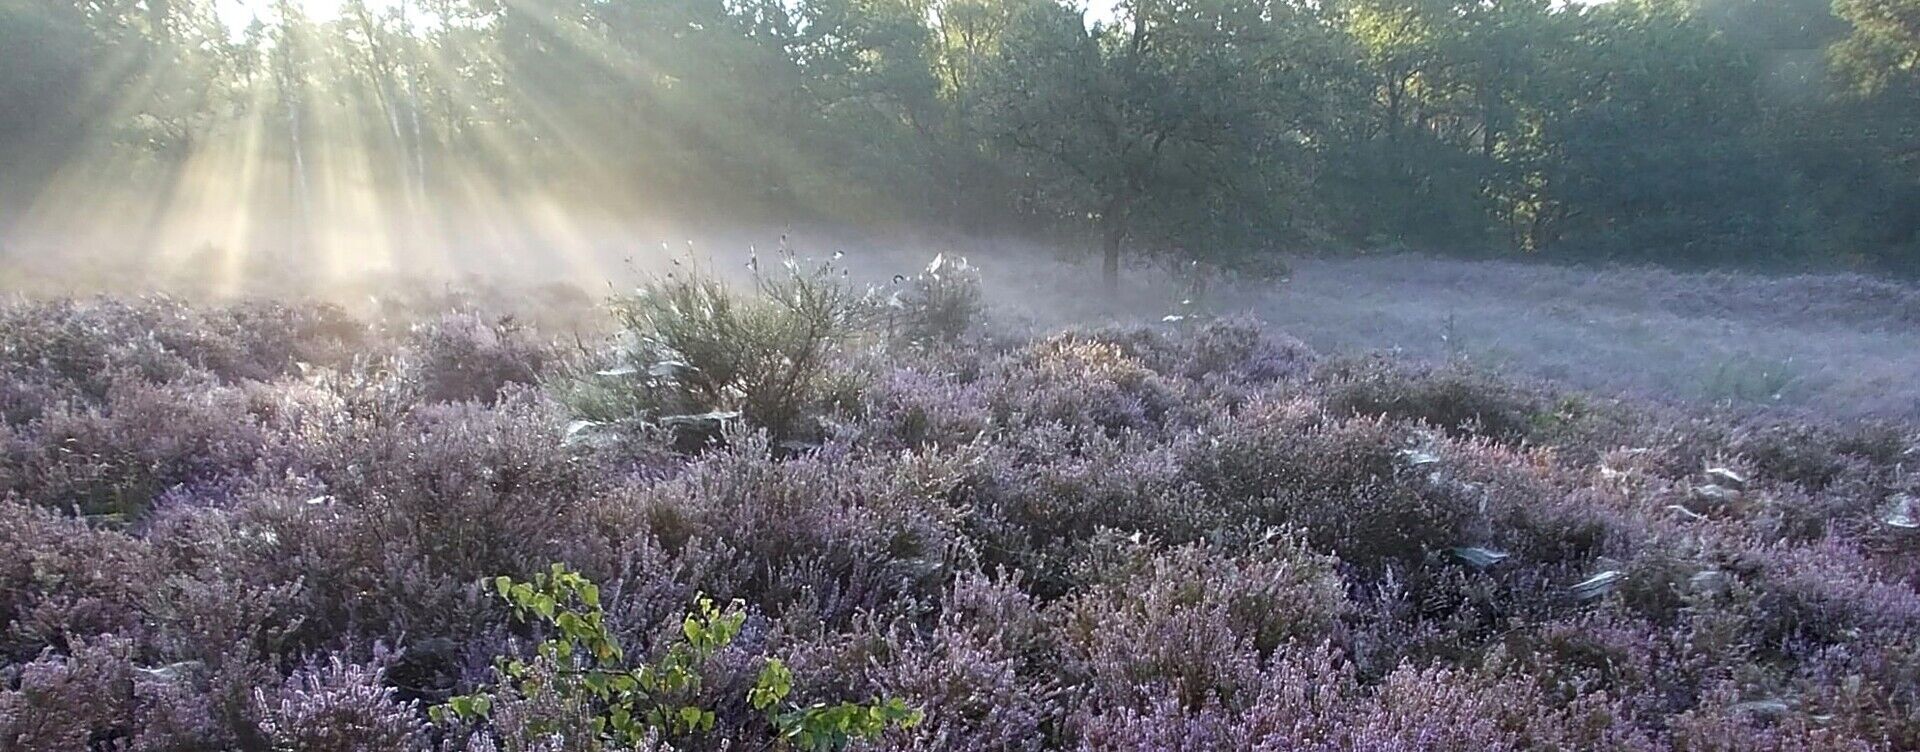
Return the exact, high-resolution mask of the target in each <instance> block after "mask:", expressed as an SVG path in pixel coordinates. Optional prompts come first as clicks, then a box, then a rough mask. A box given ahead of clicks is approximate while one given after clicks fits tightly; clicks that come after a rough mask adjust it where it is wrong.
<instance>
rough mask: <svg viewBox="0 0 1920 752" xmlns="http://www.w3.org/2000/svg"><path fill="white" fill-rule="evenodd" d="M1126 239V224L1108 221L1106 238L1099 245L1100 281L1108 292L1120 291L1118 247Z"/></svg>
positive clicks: (1116, 220) (1115, 220)
mask: <svg viewBox="0 0 1920 752" xmlns="http://www.w3.org/2000/svg"><path fill="white" fill-rule="evenodd" d="M1126 238H1127V226H1126V224H1125V223H1123V222H1120V221H1119V220H1118V219H1114V220H1109V224H1108V225H1107V233H1106V238H1105V239H1104V240H1103V242H1102V243H1101V256H1100V281H1101V282H1102V283H1104V284H1106V286H1107V289H1108V290H1110V291H1111V290H1118V289H1120V246H1121V244H1122V242H1123V241H1125V240H1126Z"/></svg>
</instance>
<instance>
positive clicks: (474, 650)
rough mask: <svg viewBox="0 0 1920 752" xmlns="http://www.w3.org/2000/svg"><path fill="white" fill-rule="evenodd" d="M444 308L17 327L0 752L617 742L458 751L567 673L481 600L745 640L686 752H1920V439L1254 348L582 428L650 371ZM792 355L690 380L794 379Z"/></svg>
mask: <svg viewBox="0 0 1920 752" xmlns="http://www.w3.org/2000/svg"><path fill="white" fill-rule="evenodd" d="M703 294H704V293H703ZM712 294H714V295H720V296H724V295H727V294H731V293H724V292H720V291H717V290H716V291H713V292H712ZM800 302H805V301H800ZM842 302H845V301H842V300H841V299H840V298H838V297H835V298H832V299H831V300H827V301H825V302H824V303H823V304H827V305H830V306H832V307H833V308H834V310H836V311H838V310H839V306H840V305H841V303H842ZM959 302H960V303H964V302H965V300H960V301H959ZM962 309H966V310H965V311H963V310H962ZM738 310H741V311H746V310H750V309H747V308H742V309H738ZM908 310H913V309H908ZM943 310H949V311H950V312H956V313H957V312H965V313H967V319H968V321H969V322H972V323H969V324H968V326H969V327H976V328H977V327H978V323H977V319H976V317H975V316H974V313H973V312H971V309H969V308H967V307H966V306H960V305H957V304H956V305H954V306H946V307H945V308H943ZM662 315H664V314H662ZM755 315H757V314H755ZM836 315H837V314H836ZM422 320H423V321H425V322H426V323H423V324H419V325H417V326H416V325H414V324H413V323H412V322H409V321H403V320H394V321H387V322H382V323H379V324H366V323H361V322H356V321H353V320H351V319H347V318H345V317H344V315H343V314H340V313H339V312H338V311H334V310H332V309H324V308H312V307H299V306H269V305H260V304H245V305H239V306H230V307H198V306H191V305H187V304H184V303H180V302H177V301H171V300H164V299H151V300H138V301H114V300H94V301H84V302H47V303H11V304H6V305H5V306H0V324H3V325H0V749H34V750H38V749H50V750H65V749H73V750H87V749H127V750H183V749H209V748H216V749H241V750H269V749H296V750H297V749H314V750H319V749H327V750H337V749H376V750H379V749H390V750H432V749H446V750H455V749H471V750H506V749H515V750H518V749H526V750H557V749H592V748H595V747H594V746H593V744H592V743H591V740H593V739H598V738H600V737H599V736H598V732H596V731H595V730H594V727H593V726H594V723H595V718H596V716H595V714H593V713H587V712H581V709H580V707H578V706H571V705H567V704H566V703H565V702H564V701H563V697H564V696H563V695H561V694H555V693H543V692H540V691H532V689H531V688H533V687H535V686H536V685H537V683H536V684H535V685H525V687H527V688H529V689H528V691H524V692H522V691H520V690H518V689H516V690H515V691H514V692H511V693H506V694H501V695H499V696H500V697H501V698H503V699H502V701H501V703H500V705H499V706H498V707H496V708H490V709H489V710H490V712H489V713H485V714H479V715H474V716H471V717H465V718H463V719H462V720H460V721H459V722H457V723H455V722H446V721H444V720H443V721H440V722H436V721H434V720H432V719H430V718H429V715H428V709H429V708H432V707H435V706H439V705H442V704H444V703H447V702H448V701H449V699H450V698H453V697H458V696H471V695H473V693H476V692H480V691H483V690H485V689H486V688H487V687H492V686H498V682H499V677H500V676H501V674H500V673H499V671H498V670H497V669H498V665H499V664H497V663H496V661H497V660H505V661H509V662H511V661H515V660H518V661H522V662H523V663H524V664H525V665H531V666H545V667H548V668H551V667H553V666H559V665H566V664H565V662H563V661H556V660H552V659H547V660H544V662H543V661H542V660H539V658H540V656H537V655H536V652H537V650H538V648H537V646H538V645H540V644H542V642H543V641H544V640H547V639H549V638H551V637H552V633H551V632H550V631H549V630H550V628H551V627H550V626H543V623H542V622H537V621H535V622H529V621H525V620H515V619H514V618H512V612H511V610H510V609H509V608H507V607H506V606H504V605H503V604H502V603H501V602H500V601H499V599H497V598H495V597H493V595H492V593H491V591H490V590H488V589H487V588H488V585H487V584H486V583H489V582H492V581H493V580H492V578H494V577H496V576H502V575H504V576H509V577H512V578H516V579H524V578H527V577H528V576H530V575H532V574H534V573H538V572H544V571H548V568H549V567H550V566H551V565H552V564H555V563H560V564H563V565H565V566H566V567H568V568H569V569H570V570H571V571H576V572H578V573H579V574H580V576H581V577H583V578H585V579H587V580H591V581H592V582H593V583H594V584H595V586H596V587H597V588H598V589H597V593H598V595H597V597H598V599H599V600H600V602H601V605H602V606H603V608H604V615H605V619H606V626H607V630H608V632H607V634H609V635H611V636H613V637H615V638H617V639H618V640H619V642H620V644H622V645H623V646H625V649H626V650H627V651H628V652H629V654H630V658H631V660H630V661H629V663H630V664H632V665H661V664H660V662H661V661H662V660H664V659H666V658H668V657H669V656H671V655H672V654H673V651H674V650H675V646H676V645H680V644H683V643H684V641H685V640H686V639H687V638H686V636H685V635H684V634H683V633H682V631H681V630H682V629H683V628H684V626H683V622H682V620H681V617H682V616H683V615H684V614H685V613H686V609H687V604H689V603H692V602H694V599H695V598H696V596H697V595H699V594H703V593H704V594H707V595H710V596H712V597H713V598H714V599H716V600H717V601H719V602H723V603H724V602H730V601H733V600H735V599H738V600H739V601H740V603H741V604H742V605H741V611H740V612H739V613H740V615H741V618H742V620H741V622H740V627H739V632H738V634H737V636H736V637H735V638H734V639H733V640H732V641H731V643H730V644H728V645H727V646H725V647H724V649H720V650H716V651H715V652H713V653H712V654H711V655H710V656H706V657H705V659H704V662H703V664H702V666H701V667H700V669H701V670H700V675H701V676H702V681H703V682H704V684H702V686H701V687H699V688H698V689H697V690H689V691H687V692H686V693H685V694H686V696H688V697H697V698H699V702H700V707H701V708H703V709H705V710H708V711H710V712H712V713H713V717H712V721H711V722H712V729H713V733H711V734H701V735H690V734H681V733H677V732H674V731H672V730H671V729H668V730H665V731H656V732H653V733H651V734H650V735H646V736H644V737H643V738H640V742H641V746H643V747H650V748H654V749H662V750H665V749H679V750H703V749H722V748H729V749H743V748H758V747H751V746H742V745H749V744H758V743H759V742H758V741H755V740H756V739H764V737H753V736H752V734H758V733H761V732H764V731H765V730H766V729H767V728H769V726H768V721H767V720H766V717H765V716H764V714H762V713H761V712H760V711H759V710H757V709H756V708H754V707H751V706H750V704H749V702H748V701H747V699H746V698H747V696H748V695H747V692H748V690H749V689H751V688H753V687H754V686H755V685H756V681H757V678H756V677H757V672H759V671H760V670H761V668H762V667H763V666H765V665H767V659H769V658H774V657H778V658H781V659H782V660H783V661H784V662H785V666H786V667H787V668H788V669H790V671H791V674H792V676H791V679H792V681H791V684H792V688H791V692H792V696H791V698H790V702H792V703H795V704H796V707H806V706H809V705H810V704H812V703H815V702H824V703H829V704H831V703H834V702H838V701H840V700H843V699H852V700H854V701H860V702H864V701H866V700H867V699H869V698H898V699H900V700H902V701H904V702H905V703H907V705H909V706H911V708H912V709H913V710H915V711H918V713H919V717H920V719H921V722H920V723H918V724H915V725H911V726H905V725H902V726H893V727H888V728H887V729H886V730H885V731H884V733H880V734H879V735H877V736H875V737H873V738H869V739H862V740H858V741H852V740H849V741H851V743H852V745H853V746H854V747H856V748H859V749H876V750H879V749H884V750H980V751H982V752H984V751H986V750H1046V749H1075V750H1223V749H1224V750H1280V749H1301V750H1394V749H1404V750H1425V749H1499V750H1571V749H1611V750H1668V749H1678V750H1709V749H1729V750H1732V749H1742V750H1745V749H1780V750H1787V749H1794V750H1799V749H1819V750H1854V749H1912V748H1916V747H1920V648H1916V647H1915V645H1916V644H1920V564H1916V561H1920V556H1916V555H1917V554H1920V528H1917V527H1916V525H1920V523H1916V518H1917V517H1920V483H1916V481H1915V479H1914V478H1913V477H1912V476H1911V475H1910V469H1909V466H1910V465H1912V464H1913V462H1912V455H1913V454H1914V452H1915V451H1916V450H1915V446H1916V445H1915V435H1916V426H1914V425H1910V424H1904V423H1896V424H1874V425H1867V424H1861V423H1855V422H1840V423H1825V422H1821V421H1819V420H1813V419H1794V420H1792V421H1788V420H1785V419H1783V418H1781V417H1780V416H1771V417H1770V416H1767V415H1755V414H1749V413H1736V412H1728V411H1714V410H1704V409H1682V408H1678V407H1674V406H1668V405H1654V404H1636V403H1622V402H1610V401H1601V400H1595V399H1592V398H1590V397H1585V396H1581V395H1568V394H1558V393H1554V392H1553V391H1552V390H1550V389H1547V388H1545V387H1541V386H1539V385H1516V384H1512V383H1508V382H1503V381H1499V380H1496V379H1493V378H1491V377H1487V376H1484V375H1478V374H1474V373H1472V372H1468V371H1463V370H1458V369H1438V370H1435V369H1430V368H1417V367H1415V368H1402V367H1400V366H1398V365H1396V364H1393V363H1389V362H1384V361H1380V362H1367V363H1354V362H1351V361H1347V362H1334V363H1328V362H1323V361H1321V360H1320V359H1318V358H1316V357H1315V356H1314V355H1313V354H1312V353H1311V352H1310V351H1309V350H1307V348H1306V347H1305V346H1303V345H1301V344H1300V343H1299V342H1298V341H1296V340H1293V339H1291V338H1288V337H1286V336H1285V335H1281V334H1277V333H1272V332H1268V331H1266V330H1264V329H1263V328H1262V327H1261V326H1260V325H1258V324H1256V323H1253V322H1250V321H1212V322H1205V323H1200V324H1197V325H1195V324H1191V323H1189V322H1178V323H1176V324H1173V325H1170V326H1166V327H1162V328H1158V329H1105V330H1098V331H1075V332H1066V333H1060V334H1054V335H1050V336H1045V337H1041V338H1038V339H1036V340H1033V341H1022V340H1019V339H1016V338H1013V337H1009V336H1006V335H1004V334H996V333H993V332H977V331H972V330H968V331H966V332H965V334H964V335H959V336H957V337H956V336H952V333H953V332H955V331H959V330H958V329H957V328H950V329H945V330H941V331H939V332H931V333H930V334H929V335H928V336H925V337H919V336H918V335H916V337H918V338H919V339H921V340H924V341H920V342H917V343H915V345H914V346H910V347H901V346H900V343H899V342H897V341H890V340H889V339H888V338H886V337H880V336H868V335H872V334H873V332H871V331H869V332H866V333H865V334H862V333H859V332H846V333H835V334H831V335H829V334H827V333H821V337H822V338H824V339H821V340H818V341H831V343H832V346H831V347H827V346H820V347H817V348H816V347H812V346H808V347H806V348H803V351H802V354H804V355H806V357H807V358H808V360H809V362H808V363H807V370H808V373H807V374H805V375H804V378H800V379H799V380H798V381H794V382H793V384H794V385H795V386H796V389H798V391H797V392H794V394H799V395H801V398H796V399H792V400H787V399H784V398H782V399H779V400H773V397H768V398H767V399H768V400H773V401H767V402H764V403H763V402H760V401H756V400H758V398H754V399H748V398H746V397H743V396H742V394H739V393H736V392H735V391H734V390H735V388H736V387H738V386H739V385H742V384H744V385H748V386H754V385H764V384H765V383H767V382H766V381H765V377H766V376H767V374H758V373H745V372H742V373H733V374H728V375H726V376H725V380H724V381H715V382H713V383H712V384H709V385H708V386H707V387H688V389H690V390H691V391H689V392H687V395H692V394H695V393H697V392H701V390H702V389H709V388H710V391H711V392H712V394H711V395H707V396H712V397H714V398H715V399H714V400H712V401H695V402H689V403H688V405H687V406H671V407H673V409H675V410H680V409H683V407H684V409H693V408H698V409H701V410H712V409H720V410H722V411H723V412H729V413H730V412H736V411H737V412H740V413H743V414H742V415H740V416H737V417H725V418H714V419H713V420H714V424H715V425H714V426H712V427H711V430H703V431H702V433H701V434H700V439H701V440H700V441H697V442H683V441H678V440H677V439H678V438H680V437H676V436H674V435H670V434H662V433H649V432H645V431H635V432H623V431H621V430H618V427H617V426H616V425H615V424H616V423H617V422H618V419H619V418H620V417H621V416H622V415H623V413H621V412H620V411H621V410H623V409H631V410H640V409H643V408H644V409H664V408H665V407H666V406H667V405H665V403H647V404H640V403H634V404H632V405H627V407H625V408H623V407H621V405H624V404H626V403H620V402H602V403H598V407H599V408H600V409H605V410H609V411H611V412H610V413H609V414H607V415H595V416H589V417H591V420H583V415H582V413H581V412H580V405H579V403H578V402H577V401H576V398H577V397H578V395H577V394H571V393H568V392H567V391H566V390H567V389H568V388H569V387H568V384H569V383H574V382H577V381H578V380H579V379H580V378H581V374H582V373H583V372H584V373H589V374H591V373H596V370H595V369H605V368H606V364H605V363H604V362H600V363H595V362H594V361H593V360H592V359H591V358H588V357H586V356H573V355H569V354H567V353H564V352H561V351H559V350H558V349H550V348H548V347H546V346H544V345H541V344H539V343H540V342H542V341H543V340H544V336H543V335H542V334H541V333H540V332H537V331H534V330H532V329H520V328H517V327H515V326H513V325H510V324H504V323H502V320H501V319H499V318H497V317H491V316H487V315H484V314H481V313H475V312H471V311H470V312H466V313H458V314H448V315H439V314H426V317H425V318H424V319H422ZM662 321H664V319H663V320H662ZM743 321H744V319H743ZM756 321H758V320H756ZM896 323H897V322H896ZM776 324H779V321H774V320H768V321H762V322H759V323H755V324H754V325H755V326H761V325H765V326H766V327H768V329H767V333H768V334H769V336H770V337H774V338H773V339H769V340H767V341H765V342H761V343H760V344H755V345H753V347H755V348H758V349H757V350H755V351H754V352H749V353H744V354H743V353H737V352H730V351H728V350H727V349H726V348H727V347H729V342H730V340H728V339H727V338H725V337H715V338H709V339H701V340H697V341H695V340H687V341H681V342H679V343H678V344H677V345H676V351H680V350H687V349H698V348H709V347H711V348H717V349H715V350H714V351H712V352H706V351H702V352H700V353H699V357H700V358H701V359H702V362H707V363H713V364H722V365H726V364H735V365H737V366H738V367H739V368H741V369H747V370H752V369H759V368H765V367H767V365H766V364H767V363H771V362H776V361H779V360H780V357H781V356H779V354H778V353H779V352H781V351H782V349H781V348H782V347H783V345H781V343H782V342H785V340H784V339H782V337H784V336H785V330H784V329H782V328H781V327H782V326H784V324H781V325H778V326H776ZM956 326H957V325H956ZM932 334H939V336H937V337H935V336H932ZM774 335H779V336H778V337H775V336H774ZM842 335H844V336H842ZM936 340H937V341H936ZM809 341H814V340H809ZM696 346H697V347H696ZM683 354H693V353H683ZM653 365H658V364H653ZM729 367H733V366H729ZM674 368H677V367H673V368H668V369H666V370H663V371H662V373H669V375H673V376H674V377H675V378H684V374H678V372H677V371H675V370H674ZM623 373H624V372H621V373H617V374H616V375H615V376H613V377H608V378H619V377H622V376H621V374H623ZM801 382H804V383H801ZM689 383H691V382H689ZM785 383H787V382H785V381H782V382H781V384H785ZM776 386H779V385H776ZM755 388H756V389H757V388H758V387H757V386H755ZM782 388H783V389H784V387H782ZM776 391H778V390H776ZM781 393H782V394H785V393H786V392H781ZM682 396H686V395H682ZM776 401H777V402H778V404H774V402H776ZM648 405H651V407H648ZM626 414H627V415H631V413H626ZM548 668H541V669H539V670H543V671H545V670H548ZM549 673H551V675H550V676H545V677H544V680H546V681H551V682H554V683H556V684H555V685H554V686H558V684H557V683H560V682H565V681H568V680H569V679H568V675H567V674H565V673H564V672H551V671H550V672H549ZM536 678H539V677H536ZM701 723H702V724H704V723H706V721H705V720H704V719H703V720H702V721H701ZM750 737H751V738H750ZM583 740H585V741H583ZM576 742H578V743H576ZM729 745H731V746H729ZM830 746H831V745H830Z"/></svg>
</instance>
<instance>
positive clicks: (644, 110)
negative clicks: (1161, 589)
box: [0, 0, 1920, 275]
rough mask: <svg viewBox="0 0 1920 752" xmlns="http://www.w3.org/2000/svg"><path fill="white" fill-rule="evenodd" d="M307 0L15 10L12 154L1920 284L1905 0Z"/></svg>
mask: <svg viewBox="0 0 1920 752" xmlns="http://www.w3.org/2000/svg"><path fill="white" fill-rule="evenodd" d="M305 7H306V6H303V5H301V4H298V3H292V2H288V1H287V0H274V1H273V2H271V3H263V4H260V5H259V6H258V7H256V9H255V12H254V13H252V14H251V22H250V23H247V24H245V25H241V26H240V27H239V28H235V26H236V24H234V23H233V22H232V17H231V14H222V13H221V12H220V11H218V10H217V9H216V7H215V5H214V4H213V3H212V2H211V1H210V0H0V170H3V171H4V173H0V174H5V175H7V176H8V180H7V181H6V182H7V183H9V185H10V186H11V190H13V191H14V192H15V193H14V194H13V195H16V196H17V195H23V194H28V193H31V191H32V190H33V186H36V185H41V184H43V183H44V182H45V181H49V180H52V179H53V178H54V176H56V175H59V174H61V173H62V171H63V170H67V169H70V168H71V166H72V165H73V164H75V163H76V162H79V161H84V160H98V159H103V158H105V157H103V156H102V155H111V157H112V158H113V159H117V160H130V161H136V162H138V163H139V164H141V165H143V167H142V168H141V170H143V171H142V172H140V174H143V175H146V174H151V175H155V176H158V177H157V178H156V181H157V183H156V184H160V185H164V181H165V180H166V178H167V176H169V175H177V171H178V170H179V169H180V167H179V166H180V165H182V164H185V163H187V162H188V161H189V160H190V159H191V158H192V155H193V154H195V153H196V152H197V151H199V150H204V149H207V148H211V146H212V145H217V144H233V143H242V142H244V143H245V144H247V146H246V148H247V149H249V150H251V151H252V152H253V153H255V154H257V156H258V158H259V159H261V160H263V161H268V162H271V163H273V164H275V165H279V166H280V168H279V169H280V170H281V173H277V174H284V175H285V178H284V180H281V181H280V182H278V183H277V184H276V186H277V187H276V191H280V192H283V193H284V198H285V200H286V201H287V202H288V203H289V204H290V205H299V204H301V202H302V196H303V195H305V192H307V191H310V190H312V187H311V185H310V184H311V183H312V182H313V181H315V180H318V179H319V178H318V177H316V175H315V174H314V171H316V170H320V169H322V167H321V165H323V164H325V163H326V161H327V160H328V159H329V158H334V159H337V158H339V156H340V155H341V154H342V153H346V154H349V155H350V156H352V157H353V158H355V159H359V160H361V161H362V162H363V163H364V165H365V167H364V171H365V172H366V173H367V174H369V175H371V176H372V178H373V183H374V184H375V185H376V186H377V190H378V191H381V192H383V193H386V194H391V195H393V196H396V197H406V196H411V197H428V196H431V197H435V198H434V199H433V200H432V201H425V200H423V201H422V203H423V204H434V205H444V204H447V203H454V202H457V201H459V200H460V199H459V197H460V196H461V195H465V194H470V193H472V192H473V191H474V190H475V188H474V186H475V185H483V186H486V187H487V188H488V189H489V190H495V191H507V192H510V191H511V190H513V189H514V188H515V187H518V186H547V187H553V188H554V189H555V190H560V191H563V192H565V195H573V196H577V197H579V198H580V200H583V201H584V200H588V199H589V198H591V197H593V196H605V195H641V196H645V197H646V201H647V204H648V206H649V207H651V208H652V210H654V211H661V212H673V213H679V214H685V215H700V216H710V217H714V218H723V217H724V218H732V219H736V220H737V219H740V218H771V217H786V218H793V217H804V218H819V219H829V220H835V221H844V222H852V223H899V224H911V225H936V226H945V227H952V228H956V229H962V230H976V231H979V230H983V229H985V228H993V229H994V230H995V231H1008V232H1017V233H1022V234H1029V235H1035V236H1043V237H1049V238H1057V239H1070V240H1072V241H1073V242H1075V243H1079V244H1083V245H1084V246H1086V247H1089V248H1096V249H1099V252H1100V255H1101V256H1102V257H1103V259H1104V261H1105V263H1104V267H1105V269H1106V271H1107V274H1109V275H1113V274H1116V273H1117V272H1118V269H1119V265H1120V263H1121V261H1122V260H1123V259H1126V258H1130V257H1134V256H1145V255H1163V256H1170V257H1174V258H1180V259H1194V260H1201V261H1206V262H1209V263H1219V264H1241V265H1249V266H1253V267H1258V266H1259V265H1261V264H1262V263H1263V262H1265V261H1267V260H1269V259H1272V258H1274V257H1275V254H1276V253H1282V252H1302V251H1338V250H1369V249H1381V248H1412V249H1419V250H1426V251H1433V252H1447V253H1461V254H1485V255H1506V254H1531V255H1538V256H1544V257H1556V258H1564V259H1579V260H1619V261H1629V262H1651V263H1662V264H1672V265H1681V266H1700V265H1734V264H1738V265H1747V266H1776V267H1804V266H1845V267H1851V268H1867V269H1875V270H1885V271H1895V272H1909V271H1915V270H1920V208H1916V207H1920V132H1917V131H1920V0H1834V2H1833V3H1832V4H1831V5H1829V4H1828V2H1827V1H1826V0H1612V2H1606V3H1602V4H1598V5H1582V4H1562V3H1556V2H1550V1H1549V0H1121V1H1120V2H1119V3H1118V4H1117V6H1115V7H1114V8H1113V9H1112V11H1111V13H1107V12H1101V13H1098V14H1095V15H1094V16H1090V15H1089V12H1088V11H1087V9H1086V8H1084V7H1082V6H1081V5H1079V4H1077V3H1075V2H1072V1H1071V0H372V1H371V2H369V0H342V2H341V4H340V8H339V9H338V12H334V13H329V14H328V16H327V17H325V18H320V17H308V16H307V15H304V14H303V8H305ZM170 170H172V171H174V172H170ZM5 190H7V189H0V192H4V191H5ZM463 192H464V193H463ZM4 219H5V212H4V211H0V220H4Z"/></svg>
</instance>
